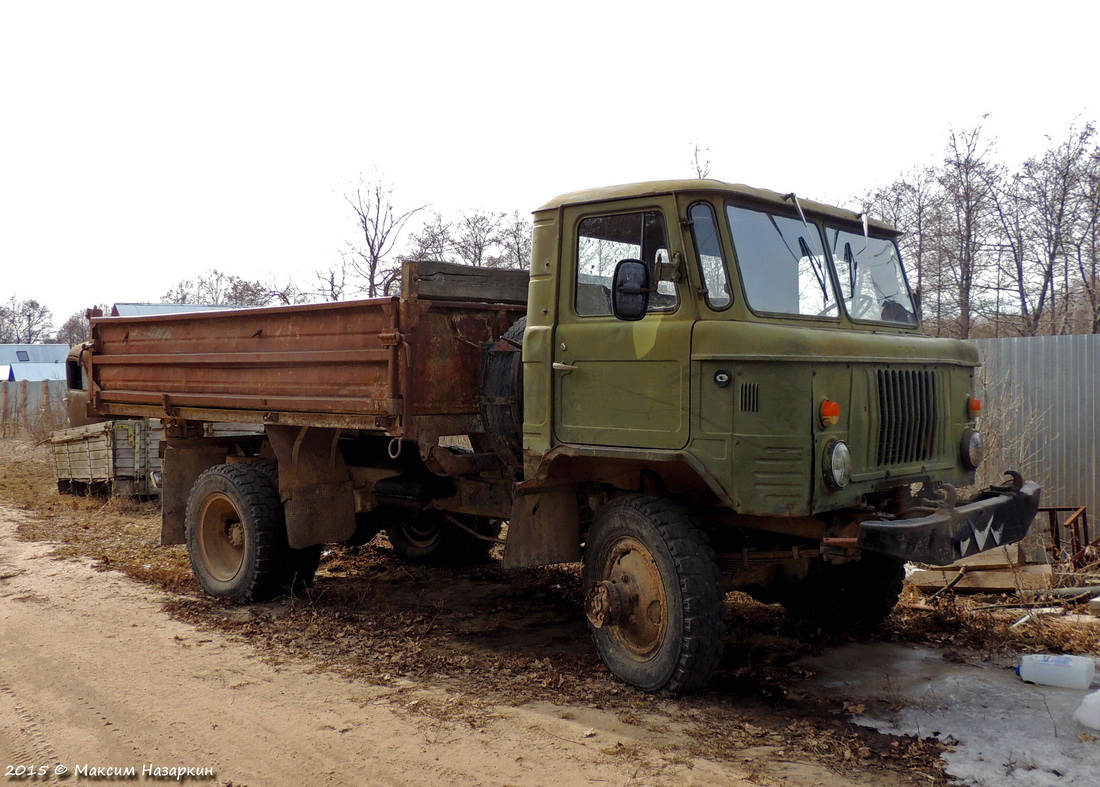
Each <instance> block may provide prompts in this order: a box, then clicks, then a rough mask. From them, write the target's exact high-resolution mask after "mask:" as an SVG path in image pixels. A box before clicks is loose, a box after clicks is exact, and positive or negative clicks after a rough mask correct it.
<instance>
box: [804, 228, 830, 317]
mask: <svg viewBox="0 0 1100 787" xmlns="http://www.w3.org/2000/svg"><path fill="white" fill-rule="evenodd" d="M798 248H799V250H800V251H801V252H802V256H803V257H809V258H810V270H812V271H813V272H814V278H815V279H817V286H819V287H820V288H821V297H822V299H823V300H824V301H825V303H828V302H829V288H828V287H826V286H825V270H824V268H823V263H824V260H819V259H818V258H817V257H816V256H814V254H813V253H811V252H810V246H809V244H808V243H806V239H805V238H803V237H802V236H801V235H799V236H798Z"/></svg>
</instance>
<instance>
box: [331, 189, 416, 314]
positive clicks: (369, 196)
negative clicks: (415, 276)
mask: <svg viewBox="0 0 1100 787" xmlns="http://www.w3.org/2000/svg"><path fill="white" fill-rule="evenodd" d="M344 198H345V199H346V200H347V203H348V204H349V205H350V206H351V208H352V211H353V212H354V214H355V220H356V223H357V224H358V231H359V239H358V241H357V242H356V243H354V244H351V251H352V255H351V256H350V257H349V258H348V260H349V264H350V266H351V268H352V270H354V271H355V273H357V274H358V275H359V276H360V277H361V278H362V279H363V284H362V286H361V291H362V292H365V293H366V294H367V296H368V297H370V298H374V297H377V296H379V295H381V294H383V293H384V292H385V290H386V288H387V282H392V280H393V272H392V271H390V270H387V264H386V258H387V257H388V256H389V254H390V252H391V251H393V246H394V244H395V243H397V241H398V239H399V238H400V236H401V231H402V229H404V227H405V224H406V223H407V222H408V221H409V219H411V218H412V217H413V216H414V215H416V214H417V213H419V212H420V211H421V210H423V209H424V207H425V206H420V207H418V208H413V209H411V210H406V211H400V210H398V209H397V208H395V207H394V204H393V187H392V186H390V185H389V184H388V183H386V182H384V181H383V180H381V179H378V178H376V179H374V180H371V181H363V180H362V179H361V180H360V182H359V187H358V188H357V189H356V190H355V193H354V194H345V195H344Z"/></svg>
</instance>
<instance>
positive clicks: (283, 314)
mask: <svg viewBox="0 0 1100 787" xmlns="http://www.w3.org/2000/svg"><path fill="white" fill-rule="evenodd" d="M519 308H520V307H517V306H514V305H505V304H471V303H455V302H449V301H443V300H435V301H428V300H415V299H414V300H409V301H404V302H403V301H401V300H400V299H398V298H379V299H373V300H366V301H353V302H345V303H326V304H309V305H304V306H283V307H272V308H262V309H240V310H230V311H223V312H211V313H203V314H201V315H191V314H172V315H153V316H145V317H126V318H121V317H114V318H112V317H96V318H94V319H93V322H92V334H93V336H92V343H91V345H89V347H91V348H92V349H91V352H85V353H84V354H83V356H82V359H83V360H85V362H86V364H87V367H86V368H87V371H88V379H89V394H90V397H89V398H90V400H91V404H92V407H93V408H94V409H95V411H96V412H97V413H98V414H100V415H103V416H118V415H142V416H150V417H155V418H156V417H159V418H163V417H165V416H167V417H170V418H186V419H191V420H230V421H234V422H243V423H259V424H285V425H289V426H293V425H315V426H322V425H323V426H326V427H331V428H354V429H368V430H375V431H381V432H385V433H386V434H389V435H391V436H401V437H404V438H405V439H409V440H418V439H419V436H420V434H421V432H422V431H423V433H424V435H425V436H426V437H429V438H436V437H438V436H439V435H443V434H465V433H468V432H470V431H475V432H476V431H478V428H477V427H479V426H480V420H479V419H480V415H479V408H478V401H477V382H478V374H479V368H480V362H481V347H482V345H483V344H485V343H487V342H490V341H493V340H495V339H497V338H498V337H499V336H500V335H501V334H502V333H503V332H504V331H505V330H507V328H508V327H509V326H510V325H511V323H512V322H513V321H514V320H515V318H516V313H517V310H518V309H519ZM181 371H182V372H183V373H182V374H181ZM471 427H474V428H472V429H471ZM452 429H453V430H454V431H450V430H452Z"/></svg>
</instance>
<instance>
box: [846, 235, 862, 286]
mask: <svg viewBox="0 0 1100 787" xmlns="http://www.w3.org/2000/svg"><path fill="white" fill-rule="evenodd" d="M844 261H845V262H846V263H848V291H849V292H850V293H852V297H853V298H854V297H855V294H856V268H857V267H858V265H859V263H857V262H856V255H855V254H853V253H852V244H851V243H845V244H844Z"/></svg>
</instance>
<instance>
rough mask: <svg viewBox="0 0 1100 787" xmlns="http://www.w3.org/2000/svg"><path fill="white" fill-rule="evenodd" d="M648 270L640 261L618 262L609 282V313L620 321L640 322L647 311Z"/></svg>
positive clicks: (649, 290) (651, 290)
mask: <svg viewBox="0 0 1100 787" xmlns="http://www.w3.org/2000/svg"><path fill="white" fill-rule="evenodd" d="M651 292H653V289H652V288H651V287H650V286H649V268H648V267H647V266H646V264H645V263H644V262H642V261H641V260H619V264H618V265H616V266H615V276H614V278H613V279H612V280H611V311H612V312H613V313H614V314H615V316H616V317H618V318H619V319H620V320H631V321H633V320H640V319H642V318H643V317H645V313H646V310H648V309H649V294H650V293H651Z"/></svg>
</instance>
